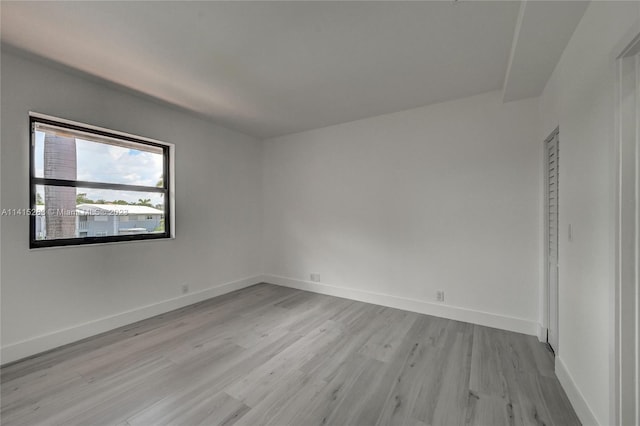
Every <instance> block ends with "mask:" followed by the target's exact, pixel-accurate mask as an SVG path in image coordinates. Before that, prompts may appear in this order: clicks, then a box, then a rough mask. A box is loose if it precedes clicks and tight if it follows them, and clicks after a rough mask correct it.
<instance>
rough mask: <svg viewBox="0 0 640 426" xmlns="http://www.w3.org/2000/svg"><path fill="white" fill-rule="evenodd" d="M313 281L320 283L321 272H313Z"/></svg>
mask: <svg viewBox="0 0 640 426" xmlns="http://www.w3.org/2000/svg"><path fill="white" fill-rule="evenodd" d="M311 281H313V282H314V283H319V282H320V274H311Z"/></svg>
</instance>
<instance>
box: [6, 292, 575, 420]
mask: <svg viewBox="0 0 640 426" xmlns="http://www.w3.org/2000/svg"><path fill="white" fill-rule="evenodd" d="M1 373H2V376H1V387H2V402H1V406H2V409H1V414H0V415H1V422H2V425H5V426H9V425H30V424H64V425H76V424H82V425H103V424H105V425H106V424H111V425H130V426H135V425H163V424H176V425H178V424H179V425H197V424H204V425H231V424H235V425H263V424H270V425H412V426H418V425H433V426H437V425H442V426H449V425H451V426H455V425H487V426H500V425H563V426H568V425H579V424H580V423H579V421H578V419H577V417H576V414H575V413H574V411H573V409H572V408H571V405H570V404H569V401H568V399H567V397H566V395H565V393H564V392H563V390H562V388H561V387H560V384H559V383H558V380H557V378H556V377H555V375H554V373H553V357H552V355H551V354H550V353H549V352H548V350H547V349H546V347H545V346H544V345H542V344H541V343H539V342H538V341H537V339H536V338H535V337H532V336H526V335H522V334H517V333H511V332H506V331H501V330H496V329H492V328H487V327H481V326H476V325H472V324H467V323H462V322H457V321H451V320H446V319H441V318H436V317H431V316H427V315H420V314H416V313H412V312H405V311H401V310H397V309H391V308H385V307H381V306H376V305H370V304H366V303H360V302H354V301H350V300H346V299H340V298H336V297H330V296H323V295H318V294H314V293H309V292H304V291H299V290H293V289H289V288H284V287H279V286H274V285H270V284H260V285H256V286H253V287H249V288H246V289H243V290H240V291H237V292H234V293H230V294H227V295H224V296H221V297H217V298H214V299H211V300H208V301H205V302H202V303H198V304H196V305H192V306H189V307H187V308H184V309H180V310H177V311H173V312H170V313H168V314H165V315H160V316H158V317H154V318H151V319H148V320H145V321H141V322H139V323H136V324H133V325H131V326H127V327H123V328H120V329H117V330H114V331H111V332H108V333H105V334H102V335H99V336H96V337H92V338H90V339H86V340H84V341H82V342H78V343H74V344H72V345H68V346H65V347H63V348H59V349H56V350H53V351H50V352H47V353H45V354H42V355H39V356H36V357H34V358H30V359H27V360H24V361H20V362H18V363H15V364H12V365H9V366H6V367H3V368H2V371H1Z"/></svg>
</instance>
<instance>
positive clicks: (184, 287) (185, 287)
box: [182, 284, 189, 294]
mask: <svg viewBox="0 0 640 426" xmlns="http://www.w3.org/2000/svg"><path fill="white" fill-rule="evenodd" d="M187 293H189V284H182V294H187Z"/></svg>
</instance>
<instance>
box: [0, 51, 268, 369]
mask: <svg viewBox="0 0 640 426" xmlns="http://www.w3.org/2000/svg"><path fill="white" fill-rule="evenodd" d="M1 78H2V80H1V84H2V86H1V89H2V105H1V107H2V110H1V111H2V116H1V118H2V134H1V136H2V150H1V153H2V161H1V171H2V195H1V197H2V198H1V205H2V208H26V207H28V205H29V199H28V194H29V187H28V178H29V173H28V164H29V163H28V158H29V128H28V118H29V115H28V114H29V111H36V112H40V113H44V114H49V115H53V116H57V117H61V118H65V119H70V120H76V121H80V122H83V123H87V124H92V125H97V126H103V127H107V128H110V129H115V130H120V131H124V132H129V133H133V134H137V135H141V136H146V137H150V138H155V139H159V140H162V141H167V142H172V143H174V144H175V145H176V155H175V158H176V175H175V182H176V200H177V215H176V221H177V226H176V230H177V238H176V239H175V240H171V241H166V240H165V241H147V242H135V243H126V244H115V245H113V244H112V245H104V246H83V247H72V248H55V249H40V250H29V247H28V244H29V237H28V230H29V224H28V219H27V218H26V217H2V225H1V229H2V242H1V249H2V271H1V280H2V362H8V361H11V360H13V359H16V358H19V357H23V356H26V355H30V354H33V353H36V352H39V351H42V350H44V349H48V348H50V347H54V346H57V345H60V344H63V343H67V342H69V341H72V340H76V339H78V338H81V337H86V336H87V335H91V334H95V333H97V332H100V331H104V330H106V329H109V328H113V327H115V326H118V325H122V324H126V323H129V322H132V321H135V320H137V319H140V318H144V317H148V316H151V315H153V314H157V313H160V312H163V311H167V310H170V309H172V308H176V307H179V306H181V305H185V304H189V303H193V302H195V301H197V300H200V299H203V298H208V297H211V296H214V295H216V294H219V293H220V292H223V291H228V290H229V289H233V288H238V287H241V286H243V285H248V284H253V283H255V282H256V281H259V277H258V278H256V275H258V273H259V272H260V271H259V269H260V227H261V219H260V203H261V201H260V196H261V195H260V191H261V186H260V180H261V172H260V170H261V169H260V166H261V164H260V158H261V155H262V154H261V144H260V141H258V140H255V139H253V138H250V137H248V136H244V135H241V134H238V133H234V132H232V131H229V130H226V129H223V128H221V127H218V126H215V125H212V124H211V123H210V122H207V121H205V120H201V119H198V118H195V117H194V116H193V115H189V114H187V113H184V112H180V111H179V110H177V109H173V108H170V107H167V106H165V105H163V104H160V103H155V102H151V101H148V100H146V99H143V98H140V97H137V96H133V95H131V94H128V93H125V92H121V91H119V90H117V89H115V88H114V87H111V86H106V85H102V84H100V83H98V82H96V81H94V80H86V79H84V78H80V77H79V76H78V75H74V74H70V73H68V72H63V71H61V70H58V69H54V68H51V67H49V66H48V65H43V64H42V63H39V62H38V63H36V62H33V61H31V60H30V59H26V58H23V57H21V56H16V55H15V54H10V53H7V52H6V51H3V53H2V75H1ZM183 283H186V284H189V285H190V290H191V294H189V295H188V296H187V297H180V296H181V291H180V285H181V284H183ZM226 283H231V285H229V286H226V287H224V288H216V287H219V286H221V285H223V284H226ZM200 291H202V292H201V293H199V294H198V292H200ZM176 298H177V299H176ZM167 300H169V301H168V302H166V303H161V302H163V301H167ZM149 305H151V306H149Z"/></svg>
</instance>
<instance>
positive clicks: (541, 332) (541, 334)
mask: <svg viewBox="0 0 640 426" xmlns="http://www.w3.org/2000/svg"><path fill="white" fill-rule="evenodd" d="M537 325H538V334H537V336H538V341H540V342H542V343H547V327H543V326H542V324H540V323H538V324H537Z"/></svg>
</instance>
